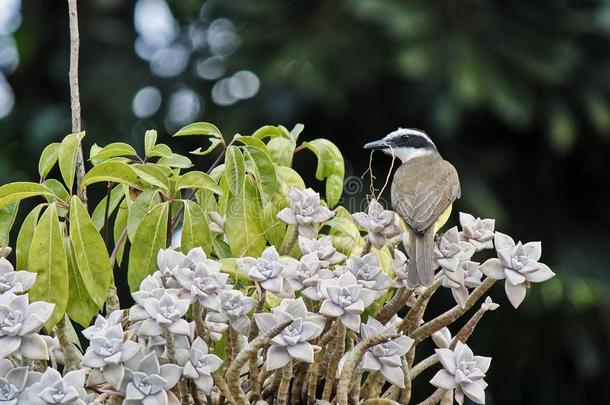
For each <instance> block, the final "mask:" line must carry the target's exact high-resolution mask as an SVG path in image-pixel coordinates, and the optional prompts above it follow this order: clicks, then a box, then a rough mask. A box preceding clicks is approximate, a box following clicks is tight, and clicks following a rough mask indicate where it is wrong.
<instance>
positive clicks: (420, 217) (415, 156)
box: [364, 128, 461, 288]
mask: <svg viewBox="0 0 610 405" xmlns="http://www.w3.org/2000/svg"><path fill="white" fill-rule="evenodd" d="M364 148H365V149H371V150H381V151H383V152H385V153H387V154H389V155H391V156H393V157H395V158H398V159H400V160H401V162H402V164H401V165H400V167H399V168H398V169H397V170H396V173H394V177H393V178H392V186H391V200H392V208H393V209H394V211H396V212H397V213H398V215H399V216H400V217H401V218H402V219H403V220H404V222H405V224H406V228H407V231H408V236H409V247H408V256H409V264H408V266H407V285H408V286H409V287H410V288H416V287H418V286H420V285H423V286H429V285H431V284H432V282H433V281H434V260H433V257H432V255H433V248H434V238H435V233H436V231H437V229H438V228H439V227H440V226H442V224H440V225H439V222H442V223H444V222H445V221H446V220H447V217H448V216H449V214H450V213H451V207H452V204H453V202H454V201H455V200H457V199H458V198H460V196H461V187H460V180H459V176H458V173H457V170H456V169H455V167H453V165H452V164H451V163H449V162H448V161H446V160H445V159H443V157H442V156H441V155H440V153H439V152H438V150H437V149H436V145H435V144H434V142H432V139H430V137H429V136H428V135H427V134H426V133H425V132H424V131H421V130H419V129H411V128H398V129H397V130H396V131H393V132H391V133H389V134H388V135H386V136H385V137H384V138H382V139H380V140H378V141H375V142H369V143H367V144H366V145H364Z"/></svg>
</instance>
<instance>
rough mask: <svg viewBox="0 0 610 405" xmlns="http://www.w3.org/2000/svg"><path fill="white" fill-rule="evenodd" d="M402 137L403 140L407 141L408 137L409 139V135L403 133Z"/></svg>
mask: <svg viewBox="0 0 610 405" xmlns="http://www.w3.org/2000/svg"><path fill="white" fill-rule="evenodd" d="M400 139H402V140H403V141H406V140H407V139H409V135H402V136H401V137H400Z"/></svg>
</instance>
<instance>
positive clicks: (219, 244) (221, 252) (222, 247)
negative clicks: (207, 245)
mask: <svg viewBox="0 0 610 405" xmlns="http://www.w3.org/2000/svg"><path fill="white" fill-rule="evenodd" d="M212 244H213V245H214V253H215V254H216V257H218V258H219V259H225V258H229V257H232V254H231V248H230V247H229V245H227V243H226V242H225V241H224V240H222V236H220V235H219V236H215V237H214V238H212Z"/></svg>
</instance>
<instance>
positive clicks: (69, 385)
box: [25, 367, 90, 405]
mask: <svg viewBox="0 0 610 405" xmlns="http://www.w3.org/2000/svg"><path fill="white" fill-rule="evenodd" d="M84 385H85V370H84V369H83V370H75V371H70V372H68V373H66V375H64V376H63V377H62V375H61V374H59V372H58V371H57V370H55V369H53V368H50V367H49V368H47V369H46V371H45V372H44V374H42V376H41V377H40V381H39V382H37V383H35V384H32V385H31V386H30V387H29V388H28V389H27V390H26V395H27V402H25V403H27V404H31V405H46V404H65V405H86V404H87V403H88V402H89V400H90V398H89V395H88V394H87V391H85V389H84Z"/></svg>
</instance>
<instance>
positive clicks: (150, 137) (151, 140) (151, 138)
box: [144, 129, 171, 156]
mask: <svg viewBox="0 0 610 405" xmlns="http://www.w3.org/2000/svg"><path fill="white" fill-rule="evenodd" d="M156 143H157V131H155V130H154V129H149V130H148V131H146V132H145V133H144V155H145V156H149V155H150V152H151V150H152V148H154V146H155V144H156ZM170 153H171V151H170Z"/></svg>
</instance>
